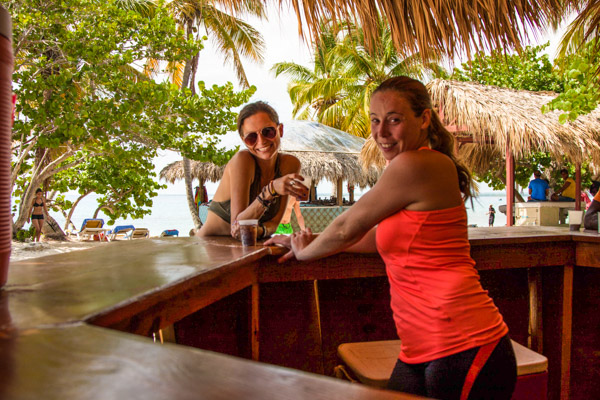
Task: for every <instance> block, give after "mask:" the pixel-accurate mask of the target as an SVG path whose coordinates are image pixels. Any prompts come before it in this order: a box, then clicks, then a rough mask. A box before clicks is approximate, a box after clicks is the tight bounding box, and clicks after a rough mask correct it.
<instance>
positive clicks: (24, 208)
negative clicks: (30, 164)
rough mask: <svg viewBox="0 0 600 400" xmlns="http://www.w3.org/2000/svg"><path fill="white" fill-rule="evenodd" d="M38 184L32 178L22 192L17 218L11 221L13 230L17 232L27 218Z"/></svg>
mask: <svg viewBox="0 0 600 400" xmlns="http://www.w3.org/2000/svg"><path fill="white" fill-rule="evenodd" d="M38 185H39V182H38V181H37V180H36V179H35V178H33V179H32V180H31V183H30V184H29V186H28V187H27V188H26V189H25V191H24V192H23V195H22V196H21V205H20V207H19V213H18V214H17V219H16V220H15V221H14V223H13V232H17V231H18V230H19V229H23V226H25V223H26V222H27V219H28V218H29V217H30V215H29V210H30V209H31V204H32V203H33V198H34V197H35V189H34V188H37V187H38Z"/></svg>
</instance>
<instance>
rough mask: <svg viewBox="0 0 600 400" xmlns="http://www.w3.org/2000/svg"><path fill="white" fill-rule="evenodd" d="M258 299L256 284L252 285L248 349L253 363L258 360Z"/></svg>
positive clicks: (258, 293)
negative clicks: (249, 348)
mask: <svg viewBox="0 0 600 400" xmlns="http://www.w3.org/2000/svg"><path fill="white" fill-rule="evenodd" d="M259 298H260V291H259V286H258V283H253V284H252V287H251V289H250V310H251V311H250V337H251V339H250V347H251V353H252V359H253V360H254V361H259V360H260V337H259V334H260V324H259V310H260V307H259V305H260V303H259V301H260V300H259Z"/></svg>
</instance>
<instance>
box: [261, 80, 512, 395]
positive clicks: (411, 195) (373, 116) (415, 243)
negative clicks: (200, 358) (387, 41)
mask: <svg viewBox="0 0 600 400" xmlns="http://www.w3.org/2000/svg"><path fill="white" fill-rule="evenodd" d="M370 121H371V134H372V136H373V139H374V140H375V142H376V143H377V146H378V147H379V149H380V150H381V152H382V153H383V156H384V157H385V159H386V160H387V161H389V164H388V166H387V167H386V169H385V170H384V172H383V174H382V175H381V177H380V179H379V180H378V181H377V184H376V185H375V186H373V188H372V189H371V190H370V191H368V192H367V193H365V194H364V195H362V196H361V198H360V199H359V200H358V201H357V202H356V203H355V204H354V205H353V206H352V207H351V208H350V209H348V210H347V211H346V212H344V213H343V214H341V215H340V216H338V217H337V218H336V219H335V220H334V221H333V222H332V223H331V224H330V225H329V226H328V227H327V228H326V229H325V230H324V231H323V232H322V233H321V234H320V235H318V236H317V235H313V234H312V233H311V232H310V230H309V229H307V230H306V231H302V232H296V233H294V234H293V235H291V236H289V237H288V236H274V237H273V238H271V239H270V240H268V241H266V242H265V244H281V245H284V246H287V247H290V248H291V252H288V253H287V254H286V255H284V256H283V257H282V258H281V259H280V261H285V260H286V259H288V258H291V257H293V256H295V257H296V258H297V259H298V260H301V261H303V260H315V259H319V258H322V257H327V256H329V255H332V254H336V253H339V252H342V251H345V252H378V253H379V254H380V255H381V257H382V258H383V260H384V261H385V264H386V271H387V275H388V279H389V283H390V294H391V309H392V313H393V318H394V321H395V324H396V330H397V332H398V336H399V337H400V339H401V341H402V344H401V350H400V354H399V356H398V361H397V363H396V366H395V368H394V370H393V372H392V375H391V378H390V380H389V384H388V389H392V390H398V391H401V392H406V393H411V394H416V395H420V396H425V397H429V398H436V399H460V398H469V399H506V400H508V399H510V398H511V396H512V392H513V389H514V386H515V383H516V378H517V370H516V361H515V355H514V352H513V349H512V345H511V342H510V338H509V336H508V327H507V326H506V324H505V323H504V320H503V318H502V315H501V314H500V312H499V311H498V309H497V308H496V306H495V305H494V302H493V301H492V299H491V298H490V297H489V295H488V293H487V291H485V290H484V289H483V288H482V287H481V284H480V281H479V275H478V273H477V270H476V269H475V261H474V260H473V259H472V258H471V255H470V244H469V239H468V229H467V212H466V209H465V204H464V201H465V199H467V198H469V197H470V196H471V194H472V189H471V187H472V186H471V185H472V178H471V174H470V172H469V171H468V169H467V168H466V167H465V166H464V165H463V164H462V163H460V162H459V161H458V160H457V159H456V157H455V155H454V138H453V136H452V134H450V133H449V132H448V131H447V130H446V129H445V128H444V126H443V124H442V122H441V120H440V119H439V117H438V115H437V114H436V112H435V111H434V110H433V105H432V102H431V99H430V97H429V94H428V92H427V88H426V87H425V85H423V84H422V83H421V82H419V81H417V80H414V79H411V78H408V77H395V78H390V79H388V80H386V81H385V82H383V83H382V84H381V85H380V86H379V87H378V88H377V89H376V90H375V91H374V92H373V94H372V97H371V104H370Z"/></svg>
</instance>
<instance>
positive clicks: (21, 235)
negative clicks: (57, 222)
mask: <svg viewBox="0 0 600 400" xmlns="http://www.w3.org/2000/svg"><path fill="white" fill-rule="evenodd" d="M34 235H35V228H34V227H33V225H31V226H30V227H29V229H19V230H18V231H17V232H16V233H15V234H13V238H14V239H15V240H17V241H18V242H25V241H26V240H27V239H31V238H33V236H34Z"/></svg>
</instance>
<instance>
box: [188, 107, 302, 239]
mask: <svg viewBox="0 0 600 400" xmlns="http://www.w3.org/2000/svg"><path fill="white" fill-rule="evenodd" d="M237 128H238V132H239V134H240V138H241V139H242V141H243V142H244V144H245V146H246V149H244V150H240V151H239V152H237V153H236V154H235V155H234V156H233V157H232V158H231V160H230V161H229V162H228V163H227V165H226V167H225V171H224V172H223V178H221V182H220V183H219V186H218V188H217V191H216V192H215V195H214V197H213V200H212V202H211V203H210V206H209V208H208V211H209V212H208V215H207V217H206V222H205V223H204V225H203V226H202V228H200V230H198V231H197V233H196V234H197V235H198V236H219V235H220V236H224V235H231V236H233V237H234V238H237V239H239V225H238V222H237V221H240V220H243V219H258V220H259V227H258V233H257V235H258V238H259V239H260V238H265V237H268V236H270V235H271V234H273V232H275V230H276V229H277V227H278V226H279V222H280V221H281V218H282V217H283V213H284V212H285V205H286V204H287V201H288V196H294V197H297V198H306V197H308V188H307V187H306V186H304V185H302V183H301V182H302V180H303V179H304V178H303V177H302V176H301V175H300V174H299V171H300V161H299V160H298V159H297V158H296V157H294V156H292V155H289V154H281V153H280V152H279V148H280V146H281V138H282V136H283V124H281V123H280V122H279V117H278V115H277V112H276V111H275V110H274V109H273V107H271V106H270V105H268V104H267V103H265V102H262V101H258V102H255V103H250V104H247V105H246V106H244V108H242V110H241V111H240V113H239V115H238V121H237ZM282 204H283V206H282Z"/></svg>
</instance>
